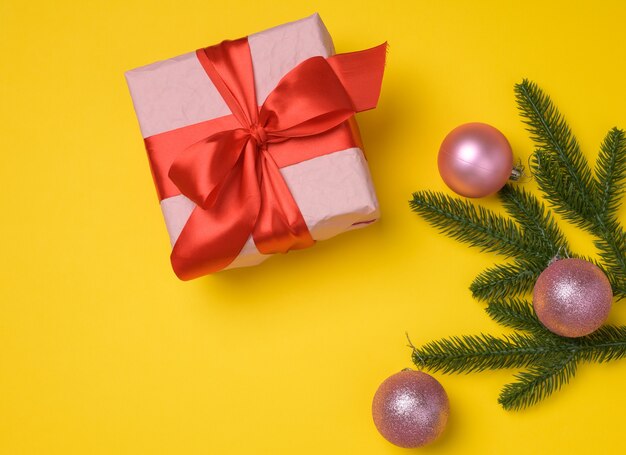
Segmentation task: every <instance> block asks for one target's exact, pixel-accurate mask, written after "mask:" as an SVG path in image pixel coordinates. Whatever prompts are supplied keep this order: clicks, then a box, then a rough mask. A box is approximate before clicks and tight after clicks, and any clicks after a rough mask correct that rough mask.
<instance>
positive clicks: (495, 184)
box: [437, 123, 513, 198]
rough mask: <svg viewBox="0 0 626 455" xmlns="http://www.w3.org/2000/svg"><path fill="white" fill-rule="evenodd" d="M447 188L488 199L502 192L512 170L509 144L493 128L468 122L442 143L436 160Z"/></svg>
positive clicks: (462, 194) (464, 194)
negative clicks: (499, 191) (487, 197)
mask: <svg viewBox="0 0 626 455" xmlns="http://www.w3.org/2000/svg"><path fill="white" fill-rule="evenodd" d="M437 162H438V166H439V173H440V174H441V178H442V179H443V181H444V182H446V185H448V186H449V187H450V189H452V191H454V192H455V193H457V194H459V195H461V196H465V197H472V198H477V197H485V196H489V195H491V194H494V193H496V192H497V191H498V190H500V189H501V188H502V187H503V186H504V185H505V183H506V182H507V180H508V179H509V177H511V171H512V170H513V151H512V150H511V145H510V144H509V141H508V140H507V139H506V137H504V135H503V134H502V133H501V132H500V131H499V130H497V129H496V128H494V127H493V126H490V125H487V124H485V123H466V124H464V125H461V126H459V127H457V128H455V129H453V130H452V131H451V132H450V133H449V134H448V135H447V136H446V137H445V139H444V140H443V142H442V143H441V147H440V149H439V156H438V158H437Z"/></svg>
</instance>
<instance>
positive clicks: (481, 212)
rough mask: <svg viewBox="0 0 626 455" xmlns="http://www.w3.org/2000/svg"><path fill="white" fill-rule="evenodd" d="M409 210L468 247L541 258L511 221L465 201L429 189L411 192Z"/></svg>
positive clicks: (506, 254) (505, 254)
mask: <svg viewBox="0 0 626 455" xmlns="http://www.w3.org/2000/svg"><path fill="white" fill-rule="evenodd" d="M409 205H410V207H411V210H413V211H414V212H415V213H417V214H419V215H421V216H422V217H423V218H424V219H425V220H426V221H428V222H429V223H430V224H431V225H432V226H434V227H435V228H437V229H438V230H439V232H441V233H442V234H445V235H447V236H448V237H452V238H454V239H456V240H459V241H461V242H465V243H468V244H470V245H471V246H474V247H477V248H480V249H481V251H488V252H493V253H498V254H502V255H504V256H506V257H510V256H531V257H535V258H539V259H540V258H542V255H541V254H540V253H539V252H538V250H537V245H533V244H532V243H530V242H529V241H528V240H527V239H525V238H524V236H523V234H522V233H521V231H520V230H519V229H518V227H517V226H516V225H515V223H513V222H512V221H511V220H509V219H507V218H505V217H503V216H500V215H498V214H496V213H495V212H493V211H491V210H487V209H485V208H484V207H480V206H475V205H474V204H472V203H471V202H469V201H465V200H462V199H458V198H453V197H450V196H448V195H445V194H443V193H436V192H433V191H418V192H416V193H413V199H412V200H411V201H409Z"/></svg>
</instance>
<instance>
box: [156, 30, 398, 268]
mask: <svg viewBox="0 0 626 455" xmlns="http://www.w3.org/2000/svg"><path fill="white" fill-rule="evenodd" d="M386 47H387V45H386V44H382V45H380V46H378V47H375V48H372V49H368V50H365V51H360V52H353V53H349V54H341V55H335V56H332V57H330V58H328V59H325V58H323V57H312V58H310V59H308V60H305V61H304V62H302V63H300V64H299V65H298V66H296V67H295V68H294V69H293V70H291V71H290V72H289V73H287V74H286V75H285V76H284V77H283V78H282V79H281V80H280V82H279V83H278V85H277V86H276V88H275V89H274V90H273V91H272V92H271V93H270V94H269V95H268V97H267V99H266V100H265V102H264V103H263V105H262V106H261V108H260V109H259V108H258V106H257V104H256V93H255V90H254V73H253V70H252V61H251V57H250V49H249V47H248V40H247V38H242V39H239V40H236V41H224V42H222V43H221V44H219V45H216V46H212V47H208V48H206V49H201V50H198V51H197V52H196V55H197V57H198V60H199V61H200V63H201V64H202V67H203V68H204V70H205V71H206V73H207V75H208V77H209V78H210V79H211V81H212V82H213V84H214V85H215V87H216V88H217V90H218V91H219V93H220V94H221V95H222V97H223V99H224V101H225V102H226V104H227V106H228V107H229V109H230V111H231V112H232V115H228V116H226V117H221V118H218V119H213V120H209V121H206V122H201V123H198V124H195V125H190V126H187V127H183V128H179V129H176V130H173V131H168V132H166V133H162V134H157V135H155V136H151V137H148V138H146V139H145V142H146V148H147V150H148V154H149V158H150V163H151V167H152V172H153V176H154V179H155V183H156V186H157V190H158V193H159V197H160V199H165V198H167V197H171V196H175V195H178V194H184V195H185V196H187V197H188V198H189V199H191V200H192V201H193V202H194V203H195V204H196V205H197V207H196V208H195V209H194V210H193V212H192V214H191V216H190V218H189V220H188V221H187V223H186V224H185V227H184V228H183V230H182V232H181V234H180V236H179V237H178V240H177V241H176V244H175V245H174V248H173V250H172V255H171V261H172V266H173V268H174V271H175V273H176V274H177V275H178V277H179V278H181V279H183V280H188V279H192V278H196V277H198V276H202V275H206V274H208V273H213V272H216V271H218V270H221V269H223V268H225V267H227V266H228V265H229V264H230V263H231V262H232V261H233V260H234V259H235V258H236V257H237V256H238V255H239V253H240V252H241V249H242V248H243V246H244V244H245V243H246V241H247V239H248V238H249V236H250V235H251V234H252V236H253V239H254V242H255V244H256V246H257V248H258V250H259V251H260V252H261V253H263V254H272V253H285V252H287V251H289V250H293V249H300V248H306V247H309V246H311V245H312V244H313V243H314V241H313V238H312V237H311V234H310V232H309V230H308V228H307V226H306V223H305V222H304V219H303V217H302V214H301V213H300V210H299V208H298V206H297V204H296V202H295V201H294V199H293V197H292V195H291V192H290V191H289V188H288V187H287V184H286V183H285V181H284V179H283V177H282V174H281V173H280V168H281V167H284V166H287V165H290V164H295V163H298V162H301V161H305V160H308V159H311V158H313V157H315V156H321V155H325V154H328V153H332V152H335V151H339V150H344V149H346V148H350V147H354V146H357V145H360V144H358V139H357V138H358V134H355V127H356V124H355V122H354V120H353V115H354V114H355V113H356V112H360V111H364V110H367V109H372V108H374V107H375V106H376V103H377V101H378V97H379V94H380V86H381V82H382V75H383V70H384V62H385V56H386Z"/></svg>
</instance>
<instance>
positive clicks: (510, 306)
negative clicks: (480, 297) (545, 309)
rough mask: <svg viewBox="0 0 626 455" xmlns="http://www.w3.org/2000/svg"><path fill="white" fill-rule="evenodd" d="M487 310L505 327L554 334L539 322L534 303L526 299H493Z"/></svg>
mask: <svg viewBox="0 0 626 455" xmlns="http://www.w3.org/2000/svg"><path fill="white" fill-rule="evenodd" d="M485 311H486V312H487V314H488V315H489V317H490V318H491V319H493V320H494V321H495V322H497V323H498V324H500V325H502V326H504V327H509V328H512V329H515V330H525V331H528V332H533V333H536V334H543V335H547V336H553V335H552V332H549V331H548V330H547V329H546V328H545V327H544V326H543V324H541V322H539V319H538V318H537V315H536V314H535V311H534V310H533V307H532V305H531V304H529V303H528V302H527V301H525V300H521V299H507V300H496V301H492V302H489V305H488V306H487V308H486V309H485Z"/></svg>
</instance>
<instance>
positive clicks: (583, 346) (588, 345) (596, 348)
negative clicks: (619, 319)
mask: <svg viewBox="0 0 626 455" xmlns="http://www.w3.org/2000/svg"><path fill="white" fill-rule="evenodd" d="M576 344H577V347H576V351H577V353H578V358H579V359H580V360H582V361H585V362H597V363H604V362H608V361H611V360H619V359H622V358H624V357H626V326H612V325H605V326H602V327H600V328H599V329H598V330H596V331H595V332H593V333H592V334H590V335H587V336H584V337H581V338H577V339H576Z"/></svg>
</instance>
